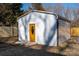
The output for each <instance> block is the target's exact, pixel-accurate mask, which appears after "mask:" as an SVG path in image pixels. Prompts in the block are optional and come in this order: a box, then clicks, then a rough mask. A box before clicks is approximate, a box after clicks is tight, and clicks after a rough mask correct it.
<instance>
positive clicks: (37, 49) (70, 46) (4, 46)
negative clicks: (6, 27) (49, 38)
mask: <svg viewBox="0 0 79 59" xmlns="http://www.w3.org/2000/svg"><path fill="white" fill-rule="evenodd" d="M1 39H2V40H1ZM0 40H1V42H0V56H63V55H64V56H79V43H78V41H77V40H76V38H72V39H69V40H68V41H66V42H64V43H62V44H61V45H60V46H58V47H46V48H45V49H43V48H44V46H42V45H31V46H24V45H15V44H14V42H15V41H16V37H10V38H0ZM3 42H6V43H3Z"/></svg>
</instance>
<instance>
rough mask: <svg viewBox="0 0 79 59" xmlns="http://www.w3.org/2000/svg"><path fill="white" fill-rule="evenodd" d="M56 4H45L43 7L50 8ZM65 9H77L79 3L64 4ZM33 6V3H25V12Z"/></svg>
mask: <svg viewBox="0 0 79 59" xmlns="http://www.w3.org/2000/svg"><path fill="white" fill-rule="evenodd" d="M54 4H55V3H43V4H42V5H43V6H44V7H45V8H46V7H48V6H53V5H54ZM62 5H63V7H64V8H71V9H75V8H79V4H78V3H62ZM30 6H31V3H23V7H22V9H23V10H28V8H29V7H30Z"/></svg>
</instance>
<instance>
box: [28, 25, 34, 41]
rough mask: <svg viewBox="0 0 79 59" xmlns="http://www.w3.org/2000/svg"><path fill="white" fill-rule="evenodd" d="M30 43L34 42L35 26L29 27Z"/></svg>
mask: <svg viewBox="0 0 79 59" xmlns="http://www.w3.org/2000/svg"><path fill="white" fill-rule="evenodd" d="M29 34H30V42H35V24H30V25H29Z"/></svg>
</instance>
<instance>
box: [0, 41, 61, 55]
mask: <svg viewBox="0 0 79 59" xmlns="http://www.w3.org/2000/svg"><path fill="white" fill-rule="evenodd" d="M0 56H61V54H57V53H50V52H47V51H45V50H38V49H32V48H30V47H24V46H20V45H12V44H6V43H2V42H1V43H0Z"/></svg>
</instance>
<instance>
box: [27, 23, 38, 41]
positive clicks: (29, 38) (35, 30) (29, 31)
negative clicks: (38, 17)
mask: <svg viewBox="0 0 79 59" xmlns="http://www.w3.org/2000/svg"><path fill="white" fill-rule="evenodd" d="M30 24H34V25H35V42H36V41H37V34H36V23H35V22H30V23H29V24H28V29H29V30H30V28H29V27H30ZM28 37H29V42H31V41H30V31H29V36H28Z"/></svg>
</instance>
